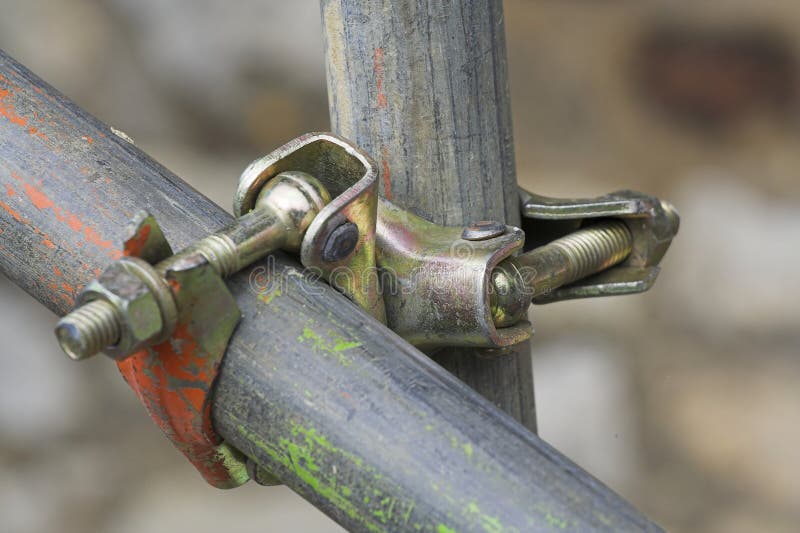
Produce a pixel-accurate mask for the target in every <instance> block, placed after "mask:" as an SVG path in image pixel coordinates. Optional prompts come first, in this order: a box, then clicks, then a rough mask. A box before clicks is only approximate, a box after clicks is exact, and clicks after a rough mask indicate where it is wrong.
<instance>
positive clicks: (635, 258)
mask: <svg viewBox="0 0 800 533" xmlns="http://www.w3.org/2000/svg"><path fill="white" fill-rule="evenodd" d="M520 203H521V210H522V217H523V218H522V229H523V230H524V231H525V234H526V236H527V238H526V242H525V251H528V250H531V249H533V248H536V247H538V246H541V245H544V244H546V243H548V242H550V241H552V240H554V239H556V238H558V237H562V236H564V235H566V234H568V233H571V232H573V231H575V230H577V229H579V228H580V227H582V226H584V225H585V224H586V223H587V222H589V221H591V220H596V219H601V218H615V219H620V220H622V221H623V222H624V223H625V224H626V226H627V227H628V229H629V230H630V232H631V235H632V237H633V249H632V251H631V253H630V255H629V256H628V258H627V259H626V260H625V261H623V262H622V263H620V264H619V265H617V266H615V267H612V268H610V269H608V270H606V271H604V272H601V273H599V274H595V275H594V276H590V277H588V278H585V279H582V280H579V281H576V282H574V283H572V284H570V285H567V286H564V287H560V288H558V289H556V290H554V291H551V292H548V293H546V294H543V295H541V296H538V297H536V298H535V299H534V300H533V301H534V303H537V304H543V303H550V302H556V301H561V300H569V299H574V298H589V297H595V296H611V295H619V294H634V293H639V292H644V291H646V290H648V289H649V288H650V287H652V286H653V283H655V280H656V277H657V276H658V273H659V267H658V266H657V265H658V263H659V262H660V261H661V258H662V257H664V254H665V253H666V252H667V249H668V248H669V245H670V243H671V242H672V239H673V237H674V236H675V235H676V234H677V233H678V227H679V220H680V219H679V217H678V215H677V213H676V211H675V209H674V208H673V207H672V206H671V205H670V204H668V203H667V202H663V201H661V200H659V199H658V198H656V197H654V196H650V195H647V194H643V193H639V192H636V191H627V190H626V191H618V192H614V193H611V194H608V195H606V196H601V197H598V198H588V199H571V198H569V199H561V198H549V197H546V196H540V195H538V194H533V193H530V192H528V191H525V190H524V189H520Z"/></svg>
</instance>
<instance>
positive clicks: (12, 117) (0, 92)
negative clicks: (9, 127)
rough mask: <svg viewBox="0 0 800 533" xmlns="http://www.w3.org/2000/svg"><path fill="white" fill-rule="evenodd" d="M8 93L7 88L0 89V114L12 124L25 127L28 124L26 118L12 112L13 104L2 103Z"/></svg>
mask: <svg viewBox="0 0 800 533" xmlns="http://www.w3.org/2000/svg"><path fill="white" fill-rule="evenodd" d="M10 94H11V93H9V92H8V91H7V90H5V89H0V116H3V117H6V118H7V119H8V120H9V121H10V122H11V123H12V124H16V125H17V126H22V127H25V126H27V124H28V119H27V118H25V117H21V116H19V115H17V114H16V113H15V112H14V106H13V105H11V104H7V103H4V100H5V99H6V98H8V96H9V95H10Z"/></svg>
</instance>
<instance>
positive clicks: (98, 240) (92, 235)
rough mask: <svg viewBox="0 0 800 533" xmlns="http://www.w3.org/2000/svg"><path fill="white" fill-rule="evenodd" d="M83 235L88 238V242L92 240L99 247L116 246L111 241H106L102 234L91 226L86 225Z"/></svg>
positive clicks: (108, 247)
mask: <svg viewBox="0 0 800 533" xmlns="http://www.w3.org/2000/svg"><path fill="white" fill-rule="evenodd" d="M83 235H84V236H85V237H86V240H87V241H88V242H91V243H92V244H94V245H95V246H98V247H99V248H106V249H110V248H112V247H113V246H114V245H113V244H111V242H110V241H104V240H103V238H102V237H101V236H100V234H99V233H97V231H96V230H95V229H94V228H92V227H90V226H86V227H85V228H84V229H83Z"/></svg>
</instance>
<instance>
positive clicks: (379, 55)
mask: <svg viewBox="0 0 800 533" xmlns="http://www.w3.org/2000/svg"><path fill="white" fill-rule="evenodd" d="M372 66H373V69H374V70H375V86H376V88H377V89H378V96H377V97H376V100H377V105H378V109H384V108H385V107H386V94H385V93H384V92H383V48H376V49H375V54H374V55H373V57H372Z"/></svg>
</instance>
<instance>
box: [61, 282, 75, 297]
mask: <svg viewBox="0 0 800 533" xmlns="http://www.w3.org/2000/svg"><path fill="white" fill-rule="evenodd" d="M61 288H63V289H64V290H65V291H68V292H71V293H73V294H75V287H73V286H72V285H70V284H69V283H62V284H61Z"/></svg>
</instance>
